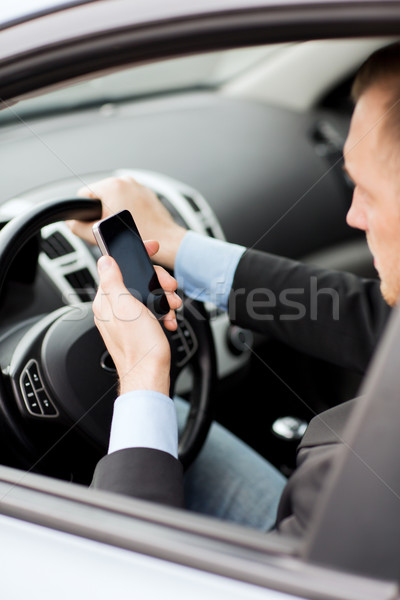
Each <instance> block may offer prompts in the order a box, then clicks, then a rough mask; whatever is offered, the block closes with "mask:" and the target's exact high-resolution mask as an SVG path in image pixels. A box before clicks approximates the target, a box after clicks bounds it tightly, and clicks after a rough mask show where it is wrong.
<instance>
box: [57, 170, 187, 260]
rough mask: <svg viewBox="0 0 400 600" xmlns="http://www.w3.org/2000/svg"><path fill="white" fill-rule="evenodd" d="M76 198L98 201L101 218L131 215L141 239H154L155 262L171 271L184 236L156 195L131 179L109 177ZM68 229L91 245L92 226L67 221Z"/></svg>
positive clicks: (82, 191) (90, 224) (92, 185)
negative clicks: (125, 212) (156, 246)
mask: <svg viewBox="0 0 400 600" xmlns="http://www.w3.org/2000/svg"><path fill="white" fill-rule="evenodd" d="M78 196H80V197H88V198H99V199H100V200H101V202H102V207H103V210H102V218H103V219H104V218H105V217H108V216H110V215H112V214H114V213H116V212H119V211H120V210H123V209H127V210H129V211H130V212H131V214H132V216H133V218H134V220H135V222H136V225H137V227H138V229H139V232H140V235H141V236H142V238H143V239H157V240H158V241H159V242H160V251H159V253H158V254H157V257H156V259H157V261H158V262H160V263H161V264H163V265H164V266H166V267H169V268H171V269H173V267H174V263H175V257H176V253H177V251H178V248H179V246H180V243H181V241H182V239H183V237H184V235H185V233H186V229H184V228H183V227H181V226H180V225H177V224H176V223H175V221H174V220H173V218H172V217H171V215H170V214H169V212H168V211H167V209H166V208H165V207H164V206H163V205H162V204H161V202H160V201H159V199H158V198H157V196H156V195H155V194H154V193H153V192H152V191H151V190H149V189H147V188H145V187H144V186H142V185H140V184H139V183H137V182H136V181H135V180H134V179H133V178H132V177H120V178H116V177H110V178H108V179H103V180H101V181H98V182H96V183H93V184H91V185H90V186H87V187H83V188H81V189H80V190H79V191H78ZM68 225H69V227H70V228H71V230H72V231H73V232H74V233H75V234H76V235H78V236H79V237H81V238H83V239H84V240H86V241H87V242H89V243H94V237H93V233H92V226H93V223H87V222H86V223H85V222H83V221H69V222H68Z"/></svg>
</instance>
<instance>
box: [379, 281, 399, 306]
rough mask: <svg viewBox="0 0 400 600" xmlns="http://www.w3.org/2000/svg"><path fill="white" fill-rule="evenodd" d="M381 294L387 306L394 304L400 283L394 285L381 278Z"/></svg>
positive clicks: (396, 300)
mask: <svg viewBox="0 0 400 600" xmlns="http://www.w3.org/2000/svg"><path fill="white" fill-rule="evenodd" d="M381 294H382V296H383V299H384V300H385V302H386V303H387V304H388V305H389V306H395V305H396V304H397V303H398V301H399V298H400V283H399V284H397V285H396V286H394V285H389V284H388V283H387V282H385V281H383V280H381Z"/></svg>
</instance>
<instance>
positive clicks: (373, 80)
mask: <svg viewBox="0 0 400 600" xmlns="http://www.w3.org/2000/svg"><path fill="white" fill-rule="evenodd" d="M375 85H381V86H382V87H383V88H384V89H386V90H387V93H388V95H387V102H386V109H387V111H388V112H387V115H386V117H385V123H384V129H385V130H386V131H387V132H388V133H390V135H391V136H392V140H393V141H395V142H396V145H397V144H398V140H399V139H400V42H394V43H393V44H390V45H389V46H384V47H383V48H380V49H379V50H376V51H375V52H374V53H373V54H371V56H370V57H369V58H367V60H366V61H365V62H364V63H363V64H362V65H361V67H360V69H359V70H358V73H357V75H356V76H355V79H354V82H353V85H352V88H351V98H352V100H353V102H354V103H357V102H358V101H359V100H360V98H361V96H362V95H363V94H364V93H365V92H367V91H368V90H369V89H370V88H372V87H373V86H375Z"/></svg>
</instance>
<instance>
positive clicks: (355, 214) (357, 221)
mask: <svg viewBox="0 0 400 600" xmlns="http://www.w3.org/2000/svg"><path fill="white" fill-rule="evenodd" d="M346 222H347V224H348V225H350V227H354V228H355V229H361V230H362V231H367V216H366V212H365V207H364V206H363V203H362V201H361V199H360V197H359V194H358V193H357V188H355V190H354V192H353V199H352V201H351V206H350V208H349V210H348V213H347V216H346Z"/></svg>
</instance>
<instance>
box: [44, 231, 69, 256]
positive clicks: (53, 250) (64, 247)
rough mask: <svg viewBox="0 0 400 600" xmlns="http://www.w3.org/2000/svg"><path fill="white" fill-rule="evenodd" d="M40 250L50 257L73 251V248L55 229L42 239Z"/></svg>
mask: <svg viewBox="0 0 400 600" xmlns="http://www.w3.org/2000/svg"><path fill="white" fill-rule="evenodd" d="M42 250H43V252H45V253H46V254H47V256H48V257H49V258H51V259H53V258H59V257H60V256H65V255H66V254H71V252H74V248H73V247H72V246H71V244H70V243H69V241H68V240H67V239H66V238H65V237H64V236H63V234H62V233H60V232H59V231H55V232H54V233H52V234H51V235H49V237H47V238H45V239H43V240H42Z"/></svg>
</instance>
